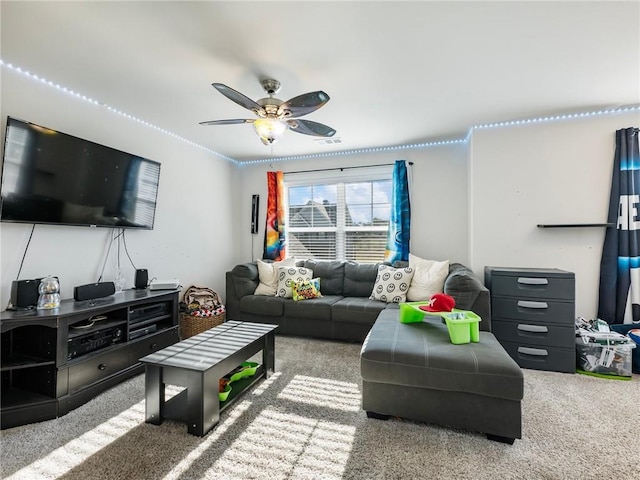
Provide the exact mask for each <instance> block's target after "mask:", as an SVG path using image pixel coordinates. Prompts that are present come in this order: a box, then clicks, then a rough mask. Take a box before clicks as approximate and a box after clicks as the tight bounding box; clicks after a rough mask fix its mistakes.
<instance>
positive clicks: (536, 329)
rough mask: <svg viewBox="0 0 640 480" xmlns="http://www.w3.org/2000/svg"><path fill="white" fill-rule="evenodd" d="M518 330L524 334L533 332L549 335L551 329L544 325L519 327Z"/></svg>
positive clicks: (520, 325)
mask: <svg viewBox="0 0 640 480" xmlns="http://www.w3.org/2000/svg"><path fill="white" fill-rule="evenodd" d="M518 330H522V331H523V332H533V333H547V332H548V331H549V329H548V328H547V327H545V326H544V325H523V324H519V325H518Z"/></svg>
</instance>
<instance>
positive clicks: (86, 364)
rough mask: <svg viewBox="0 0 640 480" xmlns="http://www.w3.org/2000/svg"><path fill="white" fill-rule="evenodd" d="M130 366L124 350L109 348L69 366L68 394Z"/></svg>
mask: <svg viewBox="0 0 640 480" xmlns="http://www.w3.org/2000/svg"><path fill="white" fill-rule="evenodd" d="M129 365H131V361H130V359H129V355H128V350H127V349H126V348H122V347H120V348H115V349H114V348H110V349H109V351H108V352H105V353H101V354H97V355H95V356H91V357H90V358H87V359H86V360H83V361H81V362H80V363H77V364H75V365H70V366H69V393H72V392H74V391H75V390H78V389H80V388H85V387H86V386H88V385H90V384H92V383H95V382H98V381H100V380H103V379H105V378H107V377H109V376H111V375H115V374H116V373H118V372H120V371H121V370H123V369H125V368H127V367H128V366H129Z"/></svg>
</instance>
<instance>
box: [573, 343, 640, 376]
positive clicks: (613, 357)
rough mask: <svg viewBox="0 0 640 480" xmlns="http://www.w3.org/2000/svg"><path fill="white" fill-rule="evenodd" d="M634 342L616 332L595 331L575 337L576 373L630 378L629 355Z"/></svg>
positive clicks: (634, 345)
mask: <svg viewBox="0 0 640 480" xmlns="http://www.w3.org/2000/svg"><path fill="white" fill-rule="evenodd" d="M635 347H636V344H635V342H634V341H633V340H631V339H630V338H629V337H625V336H624V335H620V334H617V333H599V332H598V333H596V332H592V333H590V334H589V335H584V334H583V335H581V336H580V335H579V336H577V337H576V365H577V371H578V373H583V374H586V375H593V376H597V377H605V378H616V379H619V380H631V373H632V363H631V355H632V352H633V349H634V348H635Z"/></svg>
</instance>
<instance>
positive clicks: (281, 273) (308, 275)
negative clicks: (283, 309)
mask: <svg viewBox="0 0 640 480" xmlns="http://www.w3.org/2000/svg"><path fill="white" fill-rule="evenodd" d="M312 278H313V271H312V270H311V269H309V268H306V267H278V288H277V291H276V296H277V297H284V298H292V297H293V288H292V287H293V285H294V284H295V283H297V282H303V281H305V280H311V279H312Z"/></svg>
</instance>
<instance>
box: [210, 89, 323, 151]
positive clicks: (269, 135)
mask: <svg viewBox="0 0 640 480" xmlns="http://www.w3.org/2000/svg"><path fill="white" fill-rule="evenodd" d="M260 84H261V85H262V88H263V89H264V91H265V92H266V93H267V95H269V96H268V97H266V98H261V99H259V100H257V101H253V100H251V99H250V98H249V97H247V96H245V95H243V94H242V93H240V92H238V91H236V90H234V89H233V88H231V87H227V86H226V85H223V84H222V83H212V85H213V87H214V88H215V89H216V90H218V91H219V92H220V93H221V94H223V95H224V96H225V97H227V98H228V99H230V100H232V101H234V102H235V103H237V104H238V105H240V106H241V107H244V108H246V109H247V110H251V111H252V112H253V113H255V114H256V115H257V116H258V118H254V119H241V118H237V119H230V120H210V121H208V122H200V125H233V124H236V123H251V124H253V128H254V129H255V131H256V133H257V134H258V136H259V137H260V140H262V143H264V144H265V145H271V144H273V143H275V142H276V141H277V140H278V138H280V136H282V134H283V133H284V132H285V131H287V130H291V131H292V132H296V133H302V134H303V135H312V136H315V137H331V136H333V135H334V134H335V133H336V131H335V130H334V129H333V128H331V127H328V126H327V125H323V124H322V123H318V122H312V121H310V120H300V119H299V118H298V117H302V116H304V115H307V114H309V113H311V112H313V111H315V110H317V109H319V108H320V107H322V106H323V105H325V104H326V103H327V102H328V101H329V95H327V94H326V93H324V92H323V91H321V90H318V91H316V92H309V93H303V94H302V95H298V96H297V97H293V98H292V99H290V100H287V101H286V102H283V101H282V100H279V99H277V98H275V97H274V95H275V94H276V93H278V91H279V90H280V86H281V85H280V82H279V81H277V80H273V79H264V80H261V81H260Z"/></svg>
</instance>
